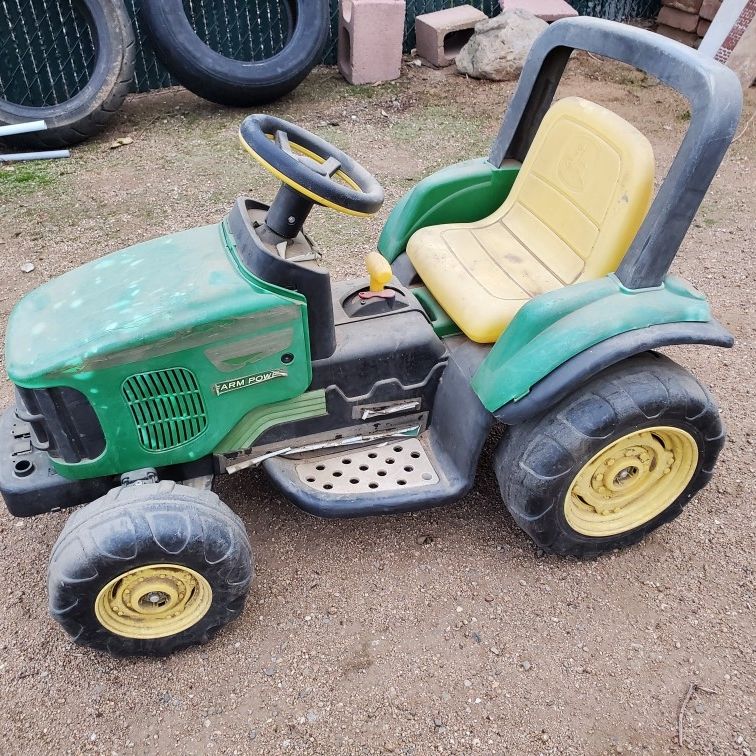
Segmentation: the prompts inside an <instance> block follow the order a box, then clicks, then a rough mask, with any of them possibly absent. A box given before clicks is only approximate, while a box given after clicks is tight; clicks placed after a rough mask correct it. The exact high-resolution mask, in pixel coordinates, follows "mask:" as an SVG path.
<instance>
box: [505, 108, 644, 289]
mask: <svg viewBox="0 0 756 756" xmlns="http://www.w3.org/2000/svg"><path fill="white" fill-rule="evenodd" d="M653 188H654V153H653V150H652V148H651V144H650V143H649V141H648V139H646V137H645V136H643V134H641V133H640V132H639V131H638V130H637V129H636V128H635V127H634V126H632V125H631V124H629V123H628V122H627V121H625V120H624V119H623V118H620V116H618V115H616V114H615V113H612V112H611V111H610V110H607V109H606V108H603V107H601V106H600V105H596V104H595V103H592V102H588V101H587V100H584V99H582V98H580V97H566V98H564V99H562V100H559V101H558V102H557V103H555V104H554V105H552V107H551V108H550V109H549V111H548V112H547V113H546V115H545V116H544V118H543V121H542V122H541V126H540V127H539V129H538V132H537V134H536V136H535V139H534V140H533V144H532V145H531V147H530V149H529V150H528V154H527V156H526V158H525V161H524V162H523V164H522V168H521V169H520V172H519V174H518V177H517V180H516V181H515V183H514V185H513V187H512V190H511V192H510V194H509V196H508V197H507V200H506V201H505V202H504V204H503V205H502V207H501V209H500V211H499V213H500V220H501V221H502V222H503V223H504V225H505V226H506V227H507V229H508V230H509V231H510V232H511V233H512V234H513V235H514V236H515V237H517V238H519V239H523V240H527V246H528V247H529V248H530V249H531V250H532V251H533V252H534V253H535V254H536V255H537V256H539V257H541V256H542V261H543V262H544V263H545V264H546V265H547V267H548V268H550V269H551V270H552V271H553V272H554V273H555V274H556V275H557V276H558V277H559V278H560V279H561V280H562V281H563V282H564V283H565V284H570V283H575V282H576V281H580V280H588V279H594V278H599V277H601V276H604V275H606V274H607V273H610V272H612V271H614V270H616V269H617V266H618V265H619V263H620V261H621V259H622V257H623V256H624V254H625V252H626V251H627V249H628V248H629V246H630V243H631V242H632V240H633V238H634V237H635V234H636V232H637V231H638V228H639V227H640V224H641V222H642V221H643V218H644V217H645V215H646V212H647V211H648V208H649V205H650V203H651V198H652V195H653Z"/></svg>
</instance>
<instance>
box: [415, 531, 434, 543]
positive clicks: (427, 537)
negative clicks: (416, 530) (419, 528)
mask: <svg viewBox="0 0 756 756" xmlns="http://www.w3.org/2000/svg"><path fill="white" fill-rule="evenodd" d="M415 543H416V544H417V545H418V546H428V545H429V544H431V543H433V536H432V535H431V534H430V533H423V534H421V535H419V536H417V537H416V538H415Z"/></svg>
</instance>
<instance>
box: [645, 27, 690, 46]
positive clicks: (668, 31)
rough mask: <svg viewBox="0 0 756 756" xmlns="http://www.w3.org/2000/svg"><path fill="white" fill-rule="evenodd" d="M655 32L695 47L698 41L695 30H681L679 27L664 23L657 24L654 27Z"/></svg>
mask: <svg viewBox="0 0 756 756" xmlns="http://www.w3.org/2000/svg"><path fill="white" fill-rule="evenodd" d="M656 33H657V34H661V35H662V36H664V37H669V38H670V39H674V40H675V41H676V42H682V43H683V44H684V45H688V47H697V46H698V43H699V42H700V40H699V39H698V36H697V35H696V34H695V32H693V33H691V32H686V31H681V30H680V29H675V28H674V27H672V26H666V25H664V24H659V25H658V26H657V27H656Z"/></svg>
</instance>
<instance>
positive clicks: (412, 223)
mask: <svg viewBox="0 0 756 756" xmlns="http://www.w3.org/2000/svg"><path fill="white" fill-rule="evenodd" d="M519 170H520V166H519V164H516V165H505V166H503V167H502V168H496V167H494V166H493V165H492V164H491V163H489V162H488V160H487V159H485V158H478V159H475V160H466V161H465V162H463V163H456V164H455V165H450V166H449V167H448V168H444V169H442V170H440V171H438V172H436V173H434V174H432V175H430V176H428V177H427V178H424V179H423V180H422V181H420V182H419V183H418V184H417V185H416V186H414V187H413V188H412V189H410V191H409V192H407V194H405V195H404V197H402V199H401V200H400V201H399V202H398V203H397V205H396V207H395V208H394V209H393V210H392V211H391V214H390V215H389V217H388V220H387V221H386V225H385V226H384V227H383V231H382V232H381V236H380V238H379V239H378V251H379V252H380V253H381V254H382V255H383V256H384V257H385V258H386V259H387V260H388V261H389V262H393V261H394V260H396V258H397V257H399V255H401V254H402V253H403V252H404V251H405V249H406V247H407V242H408V241H409V238H410V236H412V234H414V233H415V231H417V230H418V229H419V228H424V227H425V226H435V225H438V224H441V223H472V222H473V221H477V220H480V219H481V218H485V217H486V216H487V215H490V214H491V213H492V212H493V211H494V210H496V209H497V208H498V207H500V206H501V204H502V202H504V200H505V199H506V198H507V195H508V194H509V190H510V189H511V188H512V184H514V182H515V179H516V178H517V173H518V171H519Z"/></svg>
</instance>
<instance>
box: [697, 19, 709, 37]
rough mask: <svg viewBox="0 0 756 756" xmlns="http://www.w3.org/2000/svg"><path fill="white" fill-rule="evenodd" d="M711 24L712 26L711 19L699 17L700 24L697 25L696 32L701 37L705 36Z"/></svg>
mask: <svg viewBox="0 0 756 756" xmlns="http://www.w3.org/2000/svg"><path fill="white" fill-rule="evenodd" d="M710 26H711V21H707V20H706V19H705V18H701V19H699V21H698V26H697V27H696V34H697V35H698V36H699V37H705V36H706V32H707V31H709V27H710Z"/></svg>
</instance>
